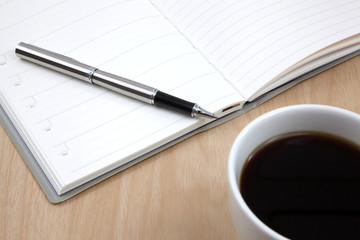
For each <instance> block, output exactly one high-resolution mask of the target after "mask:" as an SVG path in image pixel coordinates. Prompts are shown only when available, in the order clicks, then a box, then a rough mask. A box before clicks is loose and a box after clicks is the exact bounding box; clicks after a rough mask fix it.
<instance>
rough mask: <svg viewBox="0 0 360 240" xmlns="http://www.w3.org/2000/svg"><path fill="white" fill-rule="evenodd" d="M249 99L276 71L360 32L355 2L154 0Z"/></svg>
mask: <svg viewBox="0 0 360 240" xmlns="http://www.w3.org/2000/svg"><path fill="white" fill-rule="evenodd" d="M152 2H153V3H154V5H155V6H157V7H158V8H159V9H160V10H161V11H162V12H163V13H164V14H165V15H166V17H167V18H168V19H170V21H171V22H172V23H173V24H174V25H175V26H176V27H177V28H178V29H179V30H180V31H181V32H182V33H183V34H184V35H185V36H187V38H188V39H189V40H190V41H191V42H192V43H193V45H194V46H195V47H196V48H197V49H199V50H200V52H202V54H203V55H204V56H206V58H207V59H208V60H209V61H210V62H211V63H212V64H213V65H214V66H215V67H216V68H217V69H218V70H219V72H221V73H222V74H223V75H224V77H225V78H226V79H228V80H229V81H231V83H233V84H234V86H236V88H238V89H239V90H240V91H241V93H242V94H243V95H244V96H245V97H246V98H247V99H249V100H251V99H253V98H254V97H256V93H257V92H258V91H259V90H260V89H261V88H262V87H264V86H266V85H267V84H268V83H269V81H270V82H271V80H272V79H275V78H276V76H277V75H278V74H280V73H281V72H283V71H285V70H286V69H288V68H289V67H291V66H292V65H294V64H296V63H297V62H299V61H301V60H302V59H304V58H306V57H307V56H310V55H311V54H312V53H315V52H317V51H319V50H321V49H323V48H325V47H327V46H329V45H331V44H333V43H335V42H338V41H340V40H342V39H345V38H348V37H351V36H353V35H355V34H357V33H359V32H360V1H357V0H355V1H354V0H344V1H337V0H318V1H311V0H294V1H281V0H242V1H238V0H211V1H210V0H202V1H176V0H152Z"/></svg>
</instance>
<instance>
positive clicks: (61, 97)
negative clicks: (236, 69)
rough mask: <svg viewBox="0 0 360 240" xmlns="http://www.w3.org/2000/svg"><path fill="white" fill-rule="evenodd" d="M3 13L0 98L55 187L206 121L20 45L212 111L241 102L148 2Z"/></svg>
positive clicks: (14, 4) (5, 9)
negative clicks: (86, 77) (45, 60)
mask: <svg viewBox="0 0 360 240" xmlns="http://www.w3.org/2000/svg"><path fill="white" fill-rule="evenodd" d="M35 3H36V4H35ZM14 13H18V16H14ZM20 13H21V14H20ZM0 16H2V18H6V19H8V21H5V22H1V23H0V24H1V25H0V39H2V42H3V43H4V44H3V45H2V46H1V52H0V56H1V57H2V59H3V60H2V62H3V63H2V65H0V96H1V98H0V99H1V104H2V106H4V108H5V110H6V111H7V113H8V115H9V116H10V118H11V120H12V121H13V122H14V124H15V125H16V127H17V129H18V130H19V132H20V134H21V135H22V136H23V138H24V140H25V141H26V143H27V144H28V146H29V148H30V150H31V151H32V153H33V154H34V156H35V157H36V158H37V160H38V162H39V164H40V165H41V167H42V169H43V170H44V172H45V173H46V175H47V176H48V178H49V180H50V181H51V182H52V184H53V185H54V188H55V189H56V191H57V192H58V193H59V194H61V193H64V192H66V191H68V190H70V189H72V188H74V187H76V186H78V185H80V184H82V183H84V182H86V181H89V180H90V179H92V178H94V177H96V176H99V175H101V174H103V173H105V172H107V171H109V170H111V169H113V168H115V167H117V166H120V165H121V164H123V163H125V162H127V161H129V160H131V159H133V158H136V157H138V156H141V155H142V154H144V153H145V152H147V151H150V150H152V149H155V148H157V147H159V146H161V145H162V144H164V143H166V142H168V141H170V140H172V139H175V138H177V137H179V136H181V135H183V134H185V133H186V132H188V131H191V130H193V129H196V128H197V127H199V126H201V125H203V124H205V123H206V122H207V120H197V119H193V118H190V117H186V116H183V115H181V114H177V113H173V112H170V111H168V110H164V109H160V108H156V107H154V106H150V105H147V104H144V103H142V102H139V101H136V100H132V99H129V98H127V97H124V96H121V95H119V94H116V93H113V92H110V91H108V90H106V89H103V88H100V87H96V86H94V85H90V84H87V83H85V82H82V81H78V80H75V79H73V78H70V77H67V76H65V75H63V74H60V73H57V72H54V71H51V70H48V69H45V68H43V67H40V66H36V65H34V64H31V63H28V62H26V61H23V60H20V59H19V58H17V57H16V56H15V54H14V48H15V46H16V44H17V43H18V42H20V41H23V42H27V43H31V44H34V45H37V46H40V47H43V48H46V49H49V50H52V51H55V52H58V53H61V54H64V55H68V56H69V57H72V58H74V59H77V60H79V61H82V62H84V63H87V64H89V65H93V66H96V67H98V68H99V69H102V70H104V71H109V72H111V73H114V74H118V75H121V76H124V77H127V78H130V79H134V80H136V81H139V82H143V83H145V84H147V85H150V86H156V87H158V88H159V89H160V90H162V91H165V92H168V93H170V94H173V95H175V96H178V97H182V98H184V99H188V100H190V101H194V102H197V103H199V105H201V106H203V107H204V108H206V109H208V110H209V111H214V112H216V113H217V114H219V115H221V110H222V109H223V108H224V107H227V106H229V105H232V104H234V103H239V102H243V100H244V99H243V98H242V97H241V95H240V94H239V93H238V92H237V91H236V90H235V89H234V88H233V87H232V86H231V85H230V84H228V82H227V81H224V79H223V77H222V76H221V75H220V74H218V73H217V72H216V70H215V69H214V68H213V67H212V66H211V65H210V64H208V62H207V61H206V60H205V59H204V58H203V57H202V56H201V55H200V54H199V53H198V52H197V51H196V50H195V49H194V48H193V47H192V46H191V44H190V43H189V42H188V41H186V39H184V38H183V36H182V35H181V34H180V33H178V31H177V30H176V29H175V28H174V27H173V26H172V25H171V24H169V23H168V22H167V21H166V19H165V18H164V17H163V16H162V15H161V14H160V13H159V12H158V10H157V9H156V8H154V7H153V6H152V5H151V4H150V3H149V2H148V1H145V0H130V1H115V0H110V1H101V2H100V1H87V2H86V5H85V6H84V4H83V1H80V0H79V1H56V0H51V1H49V0H47V1H45V0H44V1H40V0H38V1H33V2H32V3H31V4H30V3H28V1H26V0H12V1H10V2H7V3H4V4H3V5H1V8H0ZM199 89H201V90H199Z"/></svg>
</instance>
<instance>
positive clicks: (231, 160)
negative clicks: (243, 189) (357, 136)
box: [227, 104, 360, 239]
mask: <svg viewBox="0 0 360 240" xmlns="http://www.w3.org/2000/svg"><path fill="white" fill-rule="evenodd" d="M300 109H302V110H309V111H313V110H319V111H332V112H333V113H340V114H344V115H347V116H348V117H352V118H353V117H355V118H358V119H359V121H360V115H359V114H357V113H355V112H352V111H349V110H346V109H343V108H339V107H335V106H330V105H321V104H298V105H290V106H285V107H281V108H277V109H275V110H272V111H269V112H267V113H264V114H262V115H260V116H259V117H257V118H255V119H254V120H252V121H251V122H250V123H248V124H247V125H246V126H245V127H244V128H243V129H242V130H241V131H240V133H239V134H238V136H237V137H236V139H235V141H234V142H233V145H232V147H231V150H230V154H229V157H228V169H227V170H228V183H229V188H230V191H231V194H232V195H233V196H234V197H235V199H236V204H237V205H238V206H239V207H240V208H241V209H242V210H243V211H244V212H245V214H246V215H247V217H248V218H249V219H250V221H252V223H253V224H255V225H257V226H258V227H259V228H260V229H262V230H263V231H264V233H266V234H268V235H269V236H270V237H272V238H274V239H288V238H286V237H284V236H283V235H281V234H279V233H278V232H276V231H275V230H273V229H272V228H270V227H269V226H267V225H266V224H265V223H263V222H262V221H261V220H260V219H259V218H258V217H257V216H256V215H255V214H254V213H253V212H252V210H251V209H250V208H249V206H248V205H247V204H246V202H245V200H244V198H243V196H242V195H241V194H240V190H239V180H238V179H237V177H236V171H235V165H236V161H237V157H236V156H237V151H236V148H237V146H239V145H240V144H242V143H241V142H243V141H244V140H243V138H244V135H247V133H248V132H249V131H250V130H251V129H252V128H253V127H254V126H255V125H257V124H258V123H259V122H261V121H264V120H265V119H267V118H269V117H272V116H273V115H277V114H279V113H282V112H288V111H299V110H300Z"/></svg>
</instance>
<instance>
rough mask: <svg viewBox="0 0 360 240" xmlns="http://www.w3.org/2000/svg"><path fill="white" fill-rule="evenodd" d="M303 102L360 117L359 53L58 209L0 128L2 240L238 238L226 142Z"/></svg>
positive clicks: (0, 213)
mask: <svg viewBox="0 0 360 240" xmlns="http://www.w3.org/2000/svg"><path fill="white" fill-rule="evenodd" d="M303 103H314V104H315V103H316V104H326V105H332V106H338V107H342V108H345V109H348V110H351V111H354V112H357V113H360V56H358V57H355V58H353V59H351V60H348V61H346V62H345V63H342V64H341V65H338V66H336V67H334V68H332V69H330V70H327V71H326V72H323V73H321V74H319V75H317V76H315V77H313V78H311V79H309V80H307V81H305V82H303V83H300V84H298V85H297V86H295V87H293V88H292V89H290V90H288V91H286V92H284V93H282V94H280V95H279V96H277V97H275V98H273V99H272V100H270V101H268V102H266V103H265V104H263V105H261V106H259V107H257V108H256V109H254V110H252V111H250V112H248V113H246V114H244V115H242V116H240V117H238V118H236V119H233V120H232V121H230V122H228V123H225V124H223V125H221V126H219V127H216V128H214V129H211V130H209V131H207V132H204V133H201V134H198V135H196V136H194V137H191V138H190V139H188V140H185V141H183V142H182V143H180V144H177V145H175V146H174V147H171V148H170V149H167V150H165V151H163V152H161V153H159V154H157V155H155V156H153V157H151V158H149V159H147V160H145V161H143V162H141V163H139V164H137V165H136V166H134V167H131V168H130V169H128V170H125V171H123V172H121V173H119V174H117V175H115V176H113V177H111V178H110V179H108V180H106V181H103V182H102V183H100V184H98V185H96V186H94V187H92V188H90V189H88V190H86V191H84V192H83V193H81V194H79V195H77V196H75V197H73V198H71V199H70V200H67V201H65V202H63V203H60V204H56V205H55V204H51V203H50V202H48V200H47V198H46V197H45V195H44V193H43V192H42V190H41V189H40V187H39V185H38V184H37V182H36V181H35V179H34V177H33V176H32V174H31V173H30V171H29V169H28V168H27V166H26V165H25V163H24V161H23V160H22V158H21V157H20V155H19V153H18V152H17V150H16V149H15V147H14V145H13V144H12V143H11V141H10V139H9V138H8V136H7V134H6V133H5V132H4V129H3V128H1V127H0V158H1V159H0V239H229V240H230V239H237V235H236V232H235V229H234V226H233V223H232V218H231V214H230V209H229V203H228V192H227V157H228V153H229V150H230V148H231V145H232V143H233V141H234V139H235V137H236V136H237V134H238V133H239V132H240V131H241V129H242V128H243V127H244V126H245V125H246V124H248V123H249V122H250V121H252V120H253V119H255V118H256V117H258V116H260V115H261V114H263V113H266V112H268V111H270V110H273V109H276V108H279V107H283V106H287V105H293V104H303Z"/></svg>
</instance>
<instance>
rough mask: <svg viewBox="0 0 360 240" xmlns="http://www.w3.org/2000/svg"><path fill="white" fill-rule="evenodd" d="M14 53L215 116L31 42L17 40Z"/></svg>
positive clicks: (136, 96) (133, 93) (79, 76)
mask: <svg viewBox="0 0 360 240" xmlns="http://www.w3.org/2000/svg"><path fill="white" fill-rule="evenodd" d="M15 53H16V55H17V56H18V57H20V58H22V59H24V60H28V61H30V62H33V63H36V64H39V65H41V66H44V67H47V68H50V69H52V70H55V71H58V72H61V73H64V74H67V75H69V76H72V77H75V78H77V79H80V80H83V81H85V82H88V83H91V84H95V85H99V86H102V87H104V88H107V89H109V90H112V91H115V92H117V93H120V94H122V95H125V96H128V97H131V98H134V99H137V100H140V101H143V102H145V103H149V104H152V105H156V106H159V107H163V108H167V109H170V110H173V111H177V112H180V113H183V114H186V115H189V116H191V117H203V118H211V119H213V118H217V117H216V116H215V115H214V114H213V113H211V112H209V111H206V110H205V109H203V108H202V107H200V106H199V105H198V104H196V103H192V102H188V101H185V100H183V99H180V98H177V97H175V96H172V95H170V94H167V93H164V92H161V91H159V90H158V89H156V88H153V87H150V86H146V85H144V84H142V83H139V82H135V81H133V80H130V79H127V78H124V77H120V76H117V75H114V74H111V73H108V72H105V71H102V70H100V69H98V68H96V67H92V66H90V65H87V64H84V63H81V62H79V61H77V60H75V59H72V58H70V57H67V56H64V55H61V54H58V53H55V52H51V51H49V50H46V49H43V48H40V47H37V46H34V45H31V44H27V43H23V42H20V43H19V44H18V45H17V47H16V48H15Z"/></svg>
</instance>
